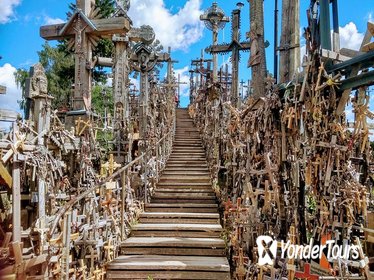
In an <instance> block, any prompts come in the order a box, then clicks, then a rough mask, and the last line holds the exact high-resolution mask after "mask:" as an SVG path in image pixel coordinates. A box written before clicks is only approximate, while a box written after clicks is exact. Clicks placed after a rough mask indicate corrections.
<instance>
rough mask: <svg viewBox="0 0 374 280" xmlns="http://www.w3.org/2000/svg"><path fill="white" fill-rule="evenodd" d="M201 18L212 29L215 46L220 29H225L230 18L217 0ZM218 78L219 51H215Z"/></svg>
mask: <svg viewBox="0 0 374 280" xmlns="http://www.w3.org/2000/svg"><path fill="white" fill-rule="evenodd" d="M200 20H201V21H203V22H204V23H205V26H206V27H207V28H208V29H209V30H212V33H213V46H216V45H217V43H218V30H220V29H223V28H224V27H225V25H226V23H227V22H229V21H230V18H229V17H227V16H225V13H224V12H223V10H222V9H221V8H220V7H218V5H217V3H216V2H213V4H212V6H211V7H210V8H208V9H207V10H206V11H205V13H204V14H203V15H200ZM216 80H217V53H213V81H216Z"/></svg>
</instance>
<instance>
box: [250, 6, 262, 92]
mask: <svg viewBox="0 0 374 280" xmlns="http://www.w3.org/2000/svg"><path fill="white" fill-rule="evenodd" d="M247 1H248V2H249V3H250V9H249V14H250V25H251V30H250V32H249V33H248V34H247V38H250V41H251V46H250V49H251V56H250V58H249V61H248V67H252V87H253V97H255V98H258V97H261V96H264V95H265V78H266V58H265V42H264V3H263V0H247Z"/></svg>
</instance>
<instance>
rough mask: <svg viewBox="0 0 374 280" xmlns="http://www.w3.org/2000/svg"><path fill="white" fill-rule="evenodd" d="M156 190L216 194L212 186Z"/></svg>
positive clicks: (159, 190) (157, 190)
mask: <svg viewBox="0 0 374 280" xmlns="http://www.w3.org/2000/svg"><path fill="white" fill-rule="evenodd" d="M156 192H158V193H175V194H178V193H185V194H199V193H205V194H210V195H214V191H213V189H212V188H206V189H191V188H170V189H168V188H164V189H156Z"/></svg>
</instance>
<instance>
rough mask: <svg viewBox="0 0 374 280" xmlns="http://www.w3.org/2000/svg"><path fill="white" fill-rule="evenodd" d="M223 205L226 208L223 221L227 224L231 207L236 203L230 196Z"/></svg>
mask: <svg viewBox="0 0 374 280" xmlns="http://www.w3.org/2000/svg"><path fill="white" fill-rule="evenodd" d="M223 205H224V207H225V210H224V212H223V223H224V224H225V225H226V219H227V216H228V215H229V213H230V209H231V208H232V207H233V206H234V204H233V203H232V201H231V199H230V198H229V199H228V200H227V201H226V202H224V203H223Z"/></svg>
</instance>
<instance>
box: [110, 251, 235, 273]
mask: <svg viewBox="0 0 374 280" xmlns="http://www.w3.org/2000/svg"><path fill="white" fill-rule="evenodd" d="M145 267H146V268H147V269H149V270H199V271H230V266H229V264H228V261H227V258H225V257H201V256H157V255H149V256H139V255H135V256H120V257H118V258H116V259H115V260H114V261H113V262H111V263H110V264H109V266H108V268H109V269H129V270H144V268H145Z"/></svg>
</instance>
